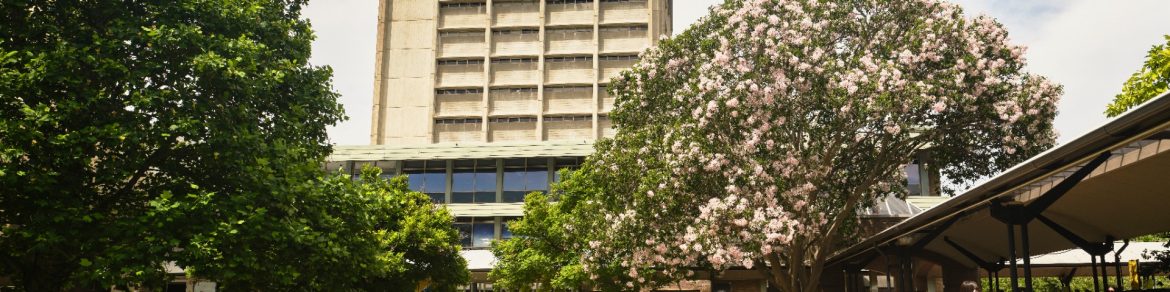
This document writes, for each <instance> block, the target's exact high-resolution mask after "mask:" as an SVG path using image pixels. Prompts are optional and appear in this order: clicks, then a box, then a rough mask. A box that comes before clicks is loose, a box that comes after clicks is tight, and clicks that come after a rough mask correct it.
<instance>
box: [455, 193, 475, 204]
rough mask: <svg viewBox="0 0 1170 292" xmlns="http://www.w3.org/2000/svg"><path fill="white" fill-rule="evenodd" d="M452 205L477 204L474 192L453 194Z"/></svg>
mask: <svg viewBox="0 0 1170 292" xmlns="http://www.w3.org/2000/svg"><path fill="white" fill-rule="evenodd" d="M451 203H452V204H461V203H475V193H472V192H451Z"/></svg>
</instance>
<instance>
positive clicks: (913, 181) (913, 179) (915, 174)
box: [904, 162, 922, 196]
mask: <svg viewBox="0 0 1170 292" xmlns="http://www.w3.org/2000/svg"><path fill="white" fill-rule="evenodd" d="M918 168H919V166H918V163H917V162H915V163H913V164H907V165H906V169H905V170H904V171H905V172H906V195H909V196H921V195H922V176H920V175H919V171H918Z"/></svg>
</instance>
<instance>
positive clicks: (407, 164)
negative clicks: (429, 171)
mask: <svg viewBox="0 0 1170 292" xmlns="http://www.w3.org/2000/svg"><path fill="white" fill-rule="evenodd" d="M424 166H426V161H423V160H408V161H403V162H402V168H404V169H411V168H423V167H424Z"/></svg>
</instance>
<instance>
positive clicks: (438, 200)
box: [427, 193, 447, 204]
mask: <svg viewBox="0 0 1170 292" xmlns="http://www.w3.org/2000/svg"><path fill="white" fill-rule="evenodd" d="M427 196H429V197H431V203H435V204H442V203H445V201H446V198H445V197H446V196H447V194H444V193H427Z"/></svg>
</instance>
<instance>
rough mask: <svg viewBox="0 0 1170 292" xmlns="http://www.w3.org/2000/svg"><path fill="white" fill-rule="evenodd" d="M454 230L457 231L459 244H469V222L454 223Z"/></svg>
mask: <svg viewBox="0 0 1170 292" xmlns="http://www.w3.org/2000/svg"><path fill="white" fill-rule="evenodd" d="M455 230H458V231H459V244H460V245H463V246H464V247H470V246H471V224H468V223H462V224H455Z"/></svg>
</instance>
